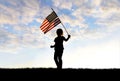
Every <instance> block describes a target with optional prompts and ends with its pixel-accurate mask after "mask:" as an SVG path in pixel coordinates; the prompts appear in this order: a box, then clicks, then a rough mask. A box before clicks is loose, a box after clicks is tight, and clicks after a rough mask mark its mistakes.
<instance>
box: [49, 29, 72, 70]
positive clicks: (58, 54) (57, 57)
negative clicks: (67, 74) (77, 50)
mask: <svg viewBox="0 0 120 81" xmlns="http://www.w3.org/2000/svg"><path fill="white" fill-rule="evenodd" d="M56 33H57V37H56V38H55V39H54V42H55V44H54V45H51V46H50V47H51V48H54V50H55V52H54V61H55V63H56V65H57V68H58V69H62V54H63V50H64V46H63V41H68V39H69V38H70V37H71V36H70V35H68V37H67V39H66V38H65V37H64V36H63V30H62V29H57V31H56Z"/></svg>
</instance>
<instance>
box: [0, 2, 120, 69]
mask: <svg viewBox="0 0 120 81" xmlns="http://www.w3.org/2000/svg"><path fill="white" fill-rule="evenodd" d="M51 8H53V9H54V10H55V12H56V13H57V15H58V16H59V18H60V20H61V21H62V23H63V24H64V26H65V27H66V29H67V31H68V33H69V34H70V35H71V38H70V40H69V41H67V42H64V53H63V57H62V59H63V68H91V69H96V68H98V69H105V68H107V69H109V68H120V32H119V31H120V0H0V68H56V65H55V62H54V59H53V57H54V49H52V48H50V45H53V44H54V38H55V37H56V36H57V35H56V30H57V29H58V28H62V29H63V31H64V36H65V37H66V38H67V33H66V31H65V29H64V28H63V26H62V25H61V24H59V25H57V26H56V27H55V28H53V29H52V30H51V31H49V32H48V33H46V34H44V33H43V32H42V31H41V30H40V26H41V24H42V22H43V20H44V19H45V18H46V16H48V15H49V14H50V13H51V12H52V10H51Z"/></svg>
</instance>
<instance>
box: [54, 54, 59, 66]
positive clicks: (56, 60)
mask: <svg viewBox="0 0 120 81" xmlns="http://www.w3.org/2000/svg"><path fill="white" fill-rule="evenodd" d="M54 61H55V64H56V66H57V68H58V67H59V62H58V59H57V53H56V52H55V54H54Z"/></svg>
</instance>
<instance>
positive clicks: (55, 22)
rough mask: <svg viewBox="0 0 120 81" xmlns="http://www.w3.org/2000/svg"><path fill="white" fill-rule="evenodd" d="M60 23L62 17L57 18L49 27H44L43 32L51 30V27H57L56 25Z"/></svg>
mask: <svg viewBox="0 0 120 81" xmlns="http://www.w3.org/2000/svg"><path fill="white" fill-rule="evenodd" d="M59 23H60V19H59V18H56V19H55V20H54V21H53V22H52V23H51V24H50V25H49V27H48V28H47V29H44V30H43V32H46V31H49V29H51V28H53V27H55V26H56V25H58V24H59Z"/></svg>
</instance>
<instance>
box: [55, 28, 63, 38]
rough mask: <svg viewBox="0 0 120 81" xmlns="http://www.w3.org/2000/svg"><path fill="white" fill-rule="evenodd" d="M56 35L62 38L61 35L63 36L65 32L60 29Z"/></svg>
mask: <svg viewBox="0 0 120 81" xmlns="http://www.w3.org/2000/svg"><path fill="white" fill-rule="evenodd" d="M56 33H57V35H58V36H61V35H63V30H62V29H61V28H59V29H57V31H56Z"/></svg>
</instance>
